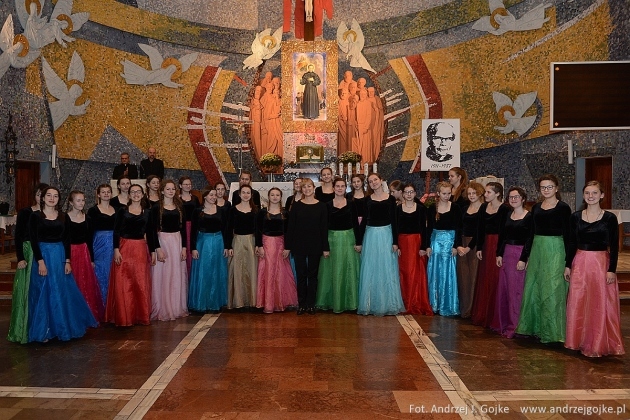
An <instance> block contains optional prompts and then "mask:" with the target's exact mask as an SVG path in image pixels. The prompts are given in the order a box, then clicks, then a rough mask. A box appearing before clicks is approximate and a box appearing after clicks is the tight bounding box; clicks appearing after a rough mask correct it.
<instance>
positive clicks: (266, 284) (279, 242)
mask: <svg viewBox="0 0 630 420" xmlns="http://www.w3.org/2000/svg"><path fill="white" fill-rule="evenodd" d="M262 239H263V249H264V250H265V257H264V258H259V259H258V287H257V293H256V307H258V308H264V309H263V310H264V312H265V313H272V312H274V311H276V312H278V311H284V310H285V309H286V308H287V307H289V306H297V304H298V300H297V289H296V287H295V279H294V277H293V270H291V262H290V261H289V259H288V258H282V251H283V250H284V237H283V236H266V235H263V237H262Z"/></svg>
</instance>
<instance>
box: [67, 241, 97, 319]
mask: <svg viewBox="0 0 630 420" xmlns="http://www.w3.org/2000/svg"><path fill="white" fill-rule="evenodd" d="M70 264H71V266H72V274H73V275H74V280H75V281H76V283H77V286H78V287H79V290H80V291H81V294H82V295H83V297H84V298H85V302H87V304H88V306H89V307H90V310H91V311H92V315H94V318H95V319H96V320H97V321H99V322H102V321H103V319H104V318H103V317H104V316H105V305H104V304H103V297H102V296H101V289H100V287H99V285H98V280H97V279H96V274H95V273H94V267H92V260H91V258H90V251H89V250H88V247H87V244H71V245H70Z"/></svg>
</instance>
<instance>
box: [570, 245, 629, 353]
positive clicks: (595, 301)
mask: <svg viewBox="0 0 630 420" xmlns="http://www.w3.org/2000/svg"><path fill="white" fill-rule="evenodd" d="M609 260H610V258H609V255H608V252H607V251H582V250H578V252H577V254H576V255H575V258H574V259H573V265H572V267H571V280H570V281H569V296H568V297H567V336H566V340H565V342H564V346H565V347H566V348H569V349H573V350H580V351H581V352H582V354H583V355H585V356H588V357H599V356H605V355H609V354H610V355H620V354H624V353H625V351H624V348H623V337H622V335H621V324H620V310H619V288H618V285H617V282H615V283H611V284H607V283H606V272H607V270H608V263H609Z"/></svg>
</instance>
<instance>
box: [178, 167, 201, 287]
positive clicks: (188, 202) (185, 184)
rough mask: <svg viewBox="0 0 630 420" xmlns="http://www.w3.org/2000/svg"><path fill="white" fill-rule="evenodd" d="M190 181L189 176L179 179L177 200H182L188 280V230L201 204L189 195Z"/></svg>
mask: <svg viewBox="0 0 630 420" xmlns="http://www.w3.org/2000/svg"><path fill="white" fill-rule="evenodd" d="M191 191H192V179H191V178H190V177H189V176H183V177H181V178H179V198H180V199H181V200H182V204H183V210H184V224H185V226H186V273H187V274H188V278H190V267H191V266H192V253H191V246H190V236H191V235H190V229H191V227H192V215H193V212H194V211H195V209H197V208H199V206H200V205H201V203H199V199H198V198H197V196H195V195H193V194H192V193H191Z"/></svg>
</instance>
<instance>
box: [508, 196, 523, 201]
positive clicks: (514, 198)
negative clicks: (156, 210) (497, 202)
mask: <svg viewBox="0 0 630 420" xmlns="http://www.w3.org/2000/svg"><path fill="white" fill-rule="evenodd" d="M520 198H521V196H520V195H510V196H508V199H510V200H512V201H516V200H518V199H520Z"/></svg>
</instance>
